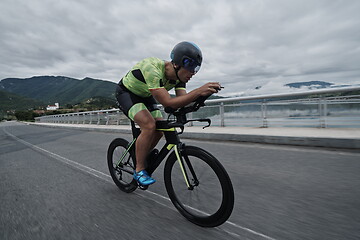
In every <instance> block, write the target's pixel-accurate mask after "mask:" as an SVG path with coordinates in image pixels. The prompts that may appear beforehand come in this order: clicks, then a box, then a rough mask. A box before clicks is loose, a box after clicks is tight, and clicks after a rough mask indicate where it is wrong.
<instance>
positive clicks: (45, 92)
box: [0, 76, 116, 105]
mask: <svg viewBox="0 0 360 240" xmlns="http://www.w3.org/2000/svg"><path fill="white" fill-rule="evenodd" d="M115 87H116V84H115V83H113V82H109V81H103V80H98V79H92V78H84V79H82V80H78V79H75V78H69V77H61V76H57V77H55V76H39V77H32V78H25V79H20V78H6V79H3V80H1V81H0V90H2V91H6V92H9V93H12V94H16V95H19V96H22V97H27V98H32V99H35V100H37V101H41V102H43V103H44V104H52V105H53V104H54V103H55V102H58V103H60V104H62V105H65V104H76V103H79V102H82V101H84V100H86V99H89V98H92V97H95V96H101V97H107V98H114V94H115Z"/></svg>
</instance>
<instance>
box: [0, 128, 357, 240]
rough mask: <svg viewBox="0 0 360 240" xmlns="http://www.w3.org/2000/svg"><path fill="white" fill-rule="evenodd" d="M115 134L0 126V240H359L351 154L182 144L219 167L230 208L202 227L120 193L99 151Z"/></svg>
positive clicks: (155, 198) (161, 190)
mask: <svg viewBox="0 0 360 240" xmlns="http://www.w3.org/2000/svg"><path fill="white" fill-rule="evenodd" d="M116 137H124V138H127V139H130V138H131V136H130V135H119V134H111V133H100V132H86V131H79V130H67V129H54V128H46V127H39V126H31V125H25V124H21V123H16V122H3V123H0V239H4V240H6V239H11V240H13V239H97V240H100V239H107V240H108V239H139V240H140V239H174V240H175V239H207V240H211V239H217V240H218V239H328V240H329V239H360V174H359V172H360V153H359V152H356V151H344V150H336V149H324V148H305V147H289V146H286V147H285V146H276V145H262V144H245V143H230V142H216V141H213V142H210V141H208V142H206V141H193V140H185V141H184V142H186V143H187V144H188V145H196V146H199V147H202V148H204V149H206V150H208V151H210V152H211V153H213V154H214V155H215V156H216V157H217V158H218V159H219V160H220V161H221V162H222V164H223V165H224V167H225V168H226V169H227V171H228V173H229V175H230V177H231V179H232V182H233V185H234V190H235V208H234V211H233V214H232V216H231V217H230V219H229V220H228V222H226V223H225V224H223V225H221V226H220V227H217V228H201V227H198V226H196V225H194V224H192V223H190V222H188V221H187V220H186V219H184V218H183V217H182V216H181V215H180V214H179V213H178V212H177V211H176V210H175V208H174V207H173V206H172V204H171V202H170V201H169V200H168V198H167V194H166V191H165V186H164V184H163V180H162V168H161V167H160V169H159V170H157V172H155V175H154V177H155V178H156V179H157V180H158V182H157V183H156V184H155V185H153V186H151V187H150V188H149V190H147V191H141V190H136V191H135V192H134V193H131V194H126V193H123V192H121V191H120V190H119V189H118V188H117V187H116V185H115V184H114V183H113V182H112V180H111V178H110V176H109V174H108V170H107V166H106V151H107V147H108V145H109V143H110V142H111V141H112V139H114V138H116Z"/></svg>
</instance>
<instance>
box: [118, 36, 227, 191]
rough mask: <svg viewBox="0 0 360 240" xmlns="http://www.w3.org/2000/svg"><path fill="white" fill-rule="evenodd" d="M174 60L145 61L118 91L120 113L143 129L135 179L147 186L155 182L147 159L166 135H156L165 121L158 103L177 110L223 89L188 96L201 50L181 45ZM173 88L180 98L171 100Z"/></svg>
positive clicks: (212, 88) (215, 86)
mask: <svg viewBox="0 0 360 240" xmlns="http://www.w3.org/2000/svg"><path fill="white" fill-rule="evenodd" d="M170 58H171V62H169V61H163V60H160V59H158V58H154V57H151V58H145V59H143V60H142V61H140V62H139V63H137V64H136V65H135V66H134V67H133V68H132V69H131V70H130V71H129V72H128V73H127V74H126V75H125V77H123V78H122V79H121V80H120V82H119V84H118V86H117V89H116V99H117V103H118V105H119V107H120V109H121V110H122V111H123V112H124V114H125V115H126V116H127V117H128V118H130V119H131V120H133V121H134V122H136V123H137V124H138V125H139V127H140V129H141V133H140V135H139V136H138V138H137V141H136V146H135V149H136V150H135V151H136V152H135V155H136V170H135V171H134V179H135V180H137V181H138V183H139V184H141V185H144V186H146V185H150V184H153V183H154V182H155V179H153V178H152V177H151V176H149V174H148V173H147V172H146V170H145V168H146V166H145V165H146V163H145V159H146V156H147V155H148V153H149V152H150V150H151V149H153V148H154V147H155V146H156V144H157V143H158V141H159V140H160V138H161V137H162V132H160V131H156V125H155V122H156V120H161V119H162V114H161V112H160V110H159V109H158V107H157V102H159V103H160V104H162V105H163V106H164V107H171V108H173V109H177V108H180V107H183V106H186V105H188V104H189V103H191V102H193V101H194V100H196V99H197V98H198V97H199V96H208V95H210V94H213V93H216V92H217V90H216V89H220V87H221V86H220V84H219V83H218V82H209V83H206V84H205V85H203V86H201V87H199V88H196V89H194V90H192V91H190V92H189V93H187V92H186V83H187V82H188V81H189V80H190V79H191V77H192V76H194V75H195V74H196V73H197V72H198V71H199V69H200V66H201V63H202V53H201V50H200V48H199V47H198V46H197V45H195V44H194V43H191V42H180V43H178V44H177V45H175V47H174V48H173V50H172V51H171V54H170ZM172 88H175V93H176V97H171V96H170V94H169V92H168V91H169V90H170V89H172ZM156 101H157V102H156Z"/></svg>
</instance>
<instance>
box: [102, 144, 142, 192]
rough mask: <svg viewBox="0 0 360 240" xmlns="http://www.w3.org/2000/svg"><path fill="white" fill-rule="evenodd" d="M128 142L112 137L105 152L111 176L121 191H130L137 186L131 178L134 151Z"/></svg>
mask: <svg viewBox="0 0 360 240" xmlns="http://www.w3.org/2000/svg"><path fill="white" fill-rule="evenodd" d="M128 148H129V142H128V141H127V140H125V139H122V138H116V139H114V140H113V141H112V142H111V144H110V146H109V148H108V152H107V163H108V168H109V171H110V175H111V178H112V179H113V181H114V182H115V184H116V186H118V187H119V188H120V189H121V190H122V191H124V192H127V193H130V192H132V191H134V190H135V189H136V188H137V184H136V180H134V178H133V173H134V169H135V153H134V149H133V148H130V149H128Z"/></svg>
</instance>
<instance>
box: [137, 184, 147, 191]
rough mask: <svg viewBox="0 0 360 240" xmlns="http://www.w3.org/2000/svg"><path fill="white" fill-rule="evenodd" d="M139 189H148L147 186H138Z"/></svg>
mask: <svg viewBox="0 0 360 240" xmlns="http://www.w3.org/2000/svg"><path fill="white" fill-rule="evenodd" d="M139 188H140V189H141V190H143V191H145V190H147V189H148V188H149V186H143V185H140V184H139Z"/></svg>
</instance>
